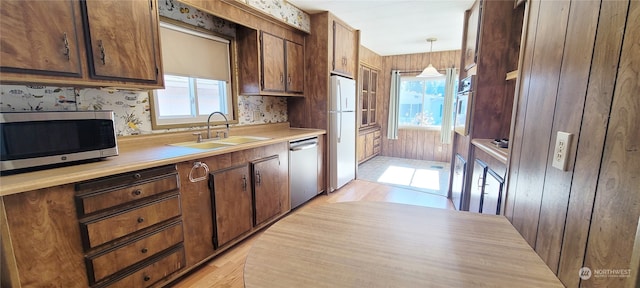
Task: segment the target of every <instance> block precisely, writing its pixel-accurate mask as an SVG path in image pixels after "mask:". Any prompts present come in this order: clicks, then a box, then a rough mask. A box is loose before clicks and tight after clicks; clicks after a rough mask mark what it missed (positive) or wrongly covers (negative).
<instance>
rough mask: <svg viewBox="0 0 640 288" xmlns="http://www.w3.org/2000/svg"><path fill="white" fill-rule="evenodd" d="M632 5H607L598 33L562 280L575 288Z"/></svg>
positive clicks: (602, 10) (564, 246)
mask: <svg viewBox="0 0 640 288" xmlns="http://www.w3.org/2000/svg"><path fill="white" fill-rule="evenodd" d="M628 4H629V1H603V2H602V6H601V8H600V16H599V18H600V20H599V21H598V30H597V33H596V35H597V36H596V39H595V46H594V51H593V59H592V61H591V73H590V75H589V85H588V87H587V93H586V94H587V95H586V100H585V104H584V113H583V114H582V127H581V128H580V137H588V138H589V140H588V141H587V140H585V141H578V146H577V151H576V152H577V153H576V159H575V164H574V169H573V181H572V185H571V194H570V197H569V205H568V211H567V219H566V222H565V223H566V224H565V230H564V239H571V241H563V242H562V250H561V251H562V252H561V255H560V263H559V269H558V277H559V278H560V280H561V281H562V282H563V283H564V284H565V285H566V286H567V287H577V286H578V284H579V283H580V278H578V277H577V275H576V272H575V271H578V270H579V269H580V268H581V267H582V266H583V260H584V252H585V249H586V245H587V236H588V231H589V223H590V220H591V212H592V209H593V202H594V199H595V192H596V186H597V184H598V173H599V171H600V169H599V168H600V161H601V158H602V151H603V149H604V138H605V133H606V127H607V124H608V121H609V112H610V108H611V101H612V97H613V89H614V85H615V80H616V76H617V73H616V72H617V65H613V64H612V63H616V64H617V63H619V60H620V53H619V51H620V49H621V47H622V37H623V34H624V27H625V20H626V15H627V9H628Z"/></svg>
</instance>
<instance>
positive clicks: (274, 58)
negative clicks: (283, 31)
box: [261, 32, 285, 92]
mask: <svg viewBox="0 0 640 288" xmlns="http://www.w3.org/2000/svg"><path fill="white" fill-rule="evenodd" d="M261 38H262V45H261V48H262V49H261V50H262V90H264V91H277V92H284V91H285V83H284V81H285V74H284V73H285V70H284V69H285V66H284V65H285V63H284V62H285V57H284V39H282V38H280V37H277V36H274V35H271V34H269V33H265V32H262V37H261Z"/></svg>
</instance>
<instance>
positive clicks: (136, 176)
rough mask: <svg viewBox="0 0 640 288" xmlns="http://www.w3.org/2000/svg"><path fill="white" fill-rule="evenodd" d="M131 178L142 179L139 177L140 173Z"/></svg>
mask: <svg viewBox="0 0 640 288" xmlns="http://www.w3.org/2000/svg"><path fill="white" fill-rule="evenodd" d="M133 178H135V179H140V178H142V175H140V173H136V174H133Z"/></svg>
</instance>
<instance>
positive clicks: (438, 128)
mask: <svg viewBox="0 0 640 288" xmlns="http://www.w3.org/2000/svg"><path fill="white" fill-rule="evenodd" d="M404 79H410V80H421V81H428V80H435V79H440V80H442V81H445V82H446V81H447V80H446V76H444V75H443V76H442V77H434V78H421V77H417V76H400V82H401V83H402V81H403V80H404ZM445 84H446V83H445ZM423 90H424V87H423ZM423 93H424V91H423ZM424 96H425V95H424V94H423V95H422V97H423V98H422V106H424ZM444 98H445V99H446V95H444ZM400 105H401V104H400V96H398V111H399V110H400ZM443 109H444V103H443ZM398 118H400V113H398ZM398 130H429V131H441V130H442V124H440V125H427V126H421V125H408V124H401V123H400V119H398Z"/></svg>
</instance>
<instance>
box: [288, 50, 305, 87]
mask: <svg viewBox="0 0 640 288" xmlns="http://www.w3.org/2000/svg"><path fill="white" fill-rule="evenodd" d="M286 45H287V46H286V52H287V56H286V61H287V89H286V90H287V92H290V93H299V94H302V93H304V46H303V45H301V44H298V43H295V42H291V41H286Z"/></svg>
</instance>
